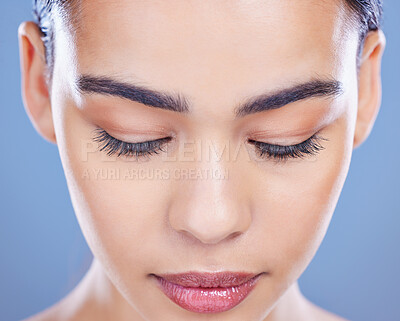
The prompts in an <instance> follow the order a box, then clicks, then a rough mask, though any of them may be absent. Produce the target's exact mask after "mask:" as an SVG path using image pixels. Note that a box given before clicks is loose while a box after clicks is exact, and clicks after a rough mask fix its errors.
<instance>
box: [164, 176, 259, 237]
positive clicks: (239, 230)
mask: <svg viewBox="0 0 400 321" xmlns="http://www.w3.org/2000/svg"><path fill="white" fill-rule="evenodd" d="M213 184H214V185H213ZM213 184H210V183H208V184H207V185H202V184H201V183H199V185H202V186H197V188H195V189H194V190H192V191H191V188H190V187H189V186H187V187H186V190H185V192H186V193H184V195H187V196H182V194H180V196H178V197H176V198H175V199H174V202H173V203H172V204H171V206H170V207H169V210H168V211H169V213H168V219H169V224H170V226H171V227H172V228H173V229H174V230H175V231H176V232H178V233H180V234H182V235H185V236H190V237H191V238H195V239H196V240H197V241H199V242H201V243H203V244H217V243H219V242H221V241H223V240H228V239H232V238H236V237H237V236H239V235H241V234H243V233H245V232H246V230H248V228H249V227H250V225H251V220H252V219H251V213H250V208H249V206H246V202H245V201H244V199H242V198H240V197H239V195H238V194H237V193H233V191H232V190H230V187H231V186H230V185H227V184H228V183H226V182H225V183H221V184H220V185H219V183H213Z"/></svg>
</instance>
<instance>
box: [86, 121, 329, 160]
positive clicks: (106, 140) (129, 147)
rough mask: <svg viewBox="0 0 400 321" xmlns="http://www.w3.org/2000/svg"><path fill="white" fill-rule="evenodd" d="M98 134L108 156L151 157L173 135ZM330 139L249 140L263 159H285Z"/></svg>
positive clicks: (307, 152)
mask: <svg viewBox="0 0 400 321" xmlns="http://www.w3.org/2000/svg"><path fill="white" fill-rule="evenodd" d="M96 133H97V135H96V136H95V137H94V138H93V140H94V141H95V142H97V143H99V150H100V151H102V152H105V153H106V154H107V155H108V156H112V155H117V157H120V156H134V157H137V158H140V157H149V156H151V155H153V154H159V153H160V152H165V150H163V147H164V146H165V145H166V144H167V143H169V142H170V141H171V140H172V137H164V138H160V139H156V140H152V141H147V142H141V143H127V142H124V141H121V140H119V139H116V138H114V137H112V136H111V135H110V134H108V133H107V132H106V131H105V130H103V129H100V128H98V129H97V130H96ZM321 140H325V141H327V140H328V139H326V138H323V137H320V136H318V135H317V133H316V134H314V135H312V136H311V137H310V138H308V139H307V140H305V141H303V142H301V143H299V144H296V145H287V146H284V145H274V144H268V143H264V142H260V141H256V140H253V139H249V140H248V142H249V143H250V144H252V145H254V147H255V148H256V151H257V152H258V156H259V157H260V158H263V159H273V160H275V161H278V162H279V161H285V160H288V159H291V158H304V157H306V156H309V155H316V154H318V153H319V152H320V151H321V150H323V149H325V148H324V147H323V146H322V145H321V144H320V141H321Z"/></svg>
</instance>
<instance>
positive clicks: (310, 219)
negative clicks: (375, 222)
mask: <svg viewBox="0 0 400 321" xmlns="http://www.w3.org/2000/svg"><path fill="white" fill-rule="evenodd" d="M352 133H353V127H352V126H351V122H349V118H348V115H343V116H342V117H341V118H338V119H337V120H336V121H335V122H334V123H332V124H330V125H329V126H328V127H326V128H325V130H324V131H323V132H321V136H322V137H324V138H327V139H329V141H327V142H323V146H324V147H325V149H324V150H323V151H321V152H320V153H319V154H318V156H317V157H314V158H308V159H303V160H296V161H295V162H294V163H292V164H290V165H289V163H288V165H278V166H281V167H279V168H278V167H272V166H271V167H269V168H265V170H264V171H263V173H262V175H259V179H261V181H258V184H257V185H258V186H263V187H262V188H258V189H257V190H258V192H256V194H255V197H256V198H255V199H254V202H258V203H256V204H257V206H256V208H257V209H259V210H258V211H257V213H256V215H255V219H256V220H258V222H256V224H255V226H258V231H259V233H260V235H259V239H260V240H261V239H262V243H260V244H262V247H263V248H262V251H263V253H266V254H265V260H266V261H267V264H270V265H271V270H272V271H273V273H274V275H275V277H276V279H277V280H279V279H286V280H287V279H288V278H289V279H292V280H295V279H297V278H298V277H299V276H300V274H301V273H302V272H303V270H304V269H305V268H306V266H307V265H308V263H309V262H310V261H311V259H312V258H313V256H314V255H315V252H316V251H317V249H318V247H319V245H320V243H321V242H322V239H323V237H324V236H325V233H326V230H327V228H328V225H329V222H330V220H331V217H332V214H333V212H334V209H335V206H336V203H337V200H338V198H339V195H340V192H341V189H342V187H343V184H344V181H345V178H346V175H347V172H348V168H349V164H350V159H351V153H352V139H353V135H352ZM278 282H279V281H278ZM283 283H285V282H283ZM283 283H282V284H283Z"/></svg>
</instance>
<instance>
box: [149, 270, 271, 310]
mask: <svg viewBox="0 0 400 321" xmlns="http://www.w3.org/2000/svg"><path fill="white" fill-rule="evenodd" d="M262 274H264V273H259V274H254V273H244V272H218V273H212V272H187V273H180V274H162V275H155V274H153V276H155V278H156V279H157V281H158V284H159V286H160V288H161V290H162V291H163V292H164V294H165V295H166V296H167V297H168V298H169V299H170V300H171V301H173V302H174V303H176V304H177V305H179V306H180V307H182V308H184V309H186V310H189V311H192V312H198V313H216V312H223V311H228V310H230V309H232V308H234V307H235V306H237V305H238V304H239V303H240V302H242V301H243V300H244V299H245V298H246V297H247V296H248V295H249V294H250V292H251V291H252V290H253V289H254V287H255V285H256V283H257V281H258V280H259V279H260V277H261V275H262Z"/></svg>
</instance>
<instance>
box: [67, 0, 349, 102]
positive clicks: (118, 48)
mask: <svg viewBox="0 0 400 321" xmlns="http://www.w3.org/2000/svg"><path fill="white" fill-rule="evenodd" d="M78 12H79V19H77V21H79V23H77V25H76V27H77V28H76V33H75V34H74V36H73V42H74V48H75V54H76V56H75V57H76V58H77V62H78V64H77V69H78V73H89V74H100V75H118V76H120V77H123V78H126V79H127V80H135V81H137V82H140V83H144V84H145V83H150V84H151V85H152V86H153V87H156V88H157V87H159V88H161V89H166V90H176V89H184V90H185V93H187V94H190V95H193V96H195V95H198V96H199V91H200V92H201V90H205V91H207V93H208V94H209V95H212V94H213V93H215V95H221V94H222V95H223V94H224V91H226V93H227V94H229V92H232V91H234V92H236V93H238V94H239V95H240V92H242V93H243V94H245V93H249V90H252V91H254V90H257V87H260V88H259V89H260V90H261V89H264V90H265V89H266V88H268V87H269V88H274V87H279V85H283V84H286V83H287V82H288V81H289V82H293V81H297V80H304V79H305V78H307V77H312V76H316V75H323V76H325V75H327V76H332V77H339V76H340V75H339V74H340V73H341V72H343V70H344V65H345V63H344V59H345V57H347V59H352V60H354V61H355V53H356V46H357V44H356V38H357V32H356V28H351V26H350V25H349V23H348V21H350V19H348V15H349V13H348V12H347V10H346V6H345V5H344V3H342V1H335V0H279V1H276V0H260V1H256V0H254V1H249V0H242V1H239V0H221V1H211V0H185V1H183V0H180V1H178V0H171V1H162V0H158V1H143V0H141V1H139V0H136V1H135V0H107V1H105V0H97V1H89V0H82V1H81V5H80V8H79V10H78ZM349 39H350V40H353V41H349ZM348 50H352V51H354V53H353V54H354V57H352V56H351V55H350V57H349V55H348ZM346 53H347V55H346ZM261 86H263V88H261Z"/></svg>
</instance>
